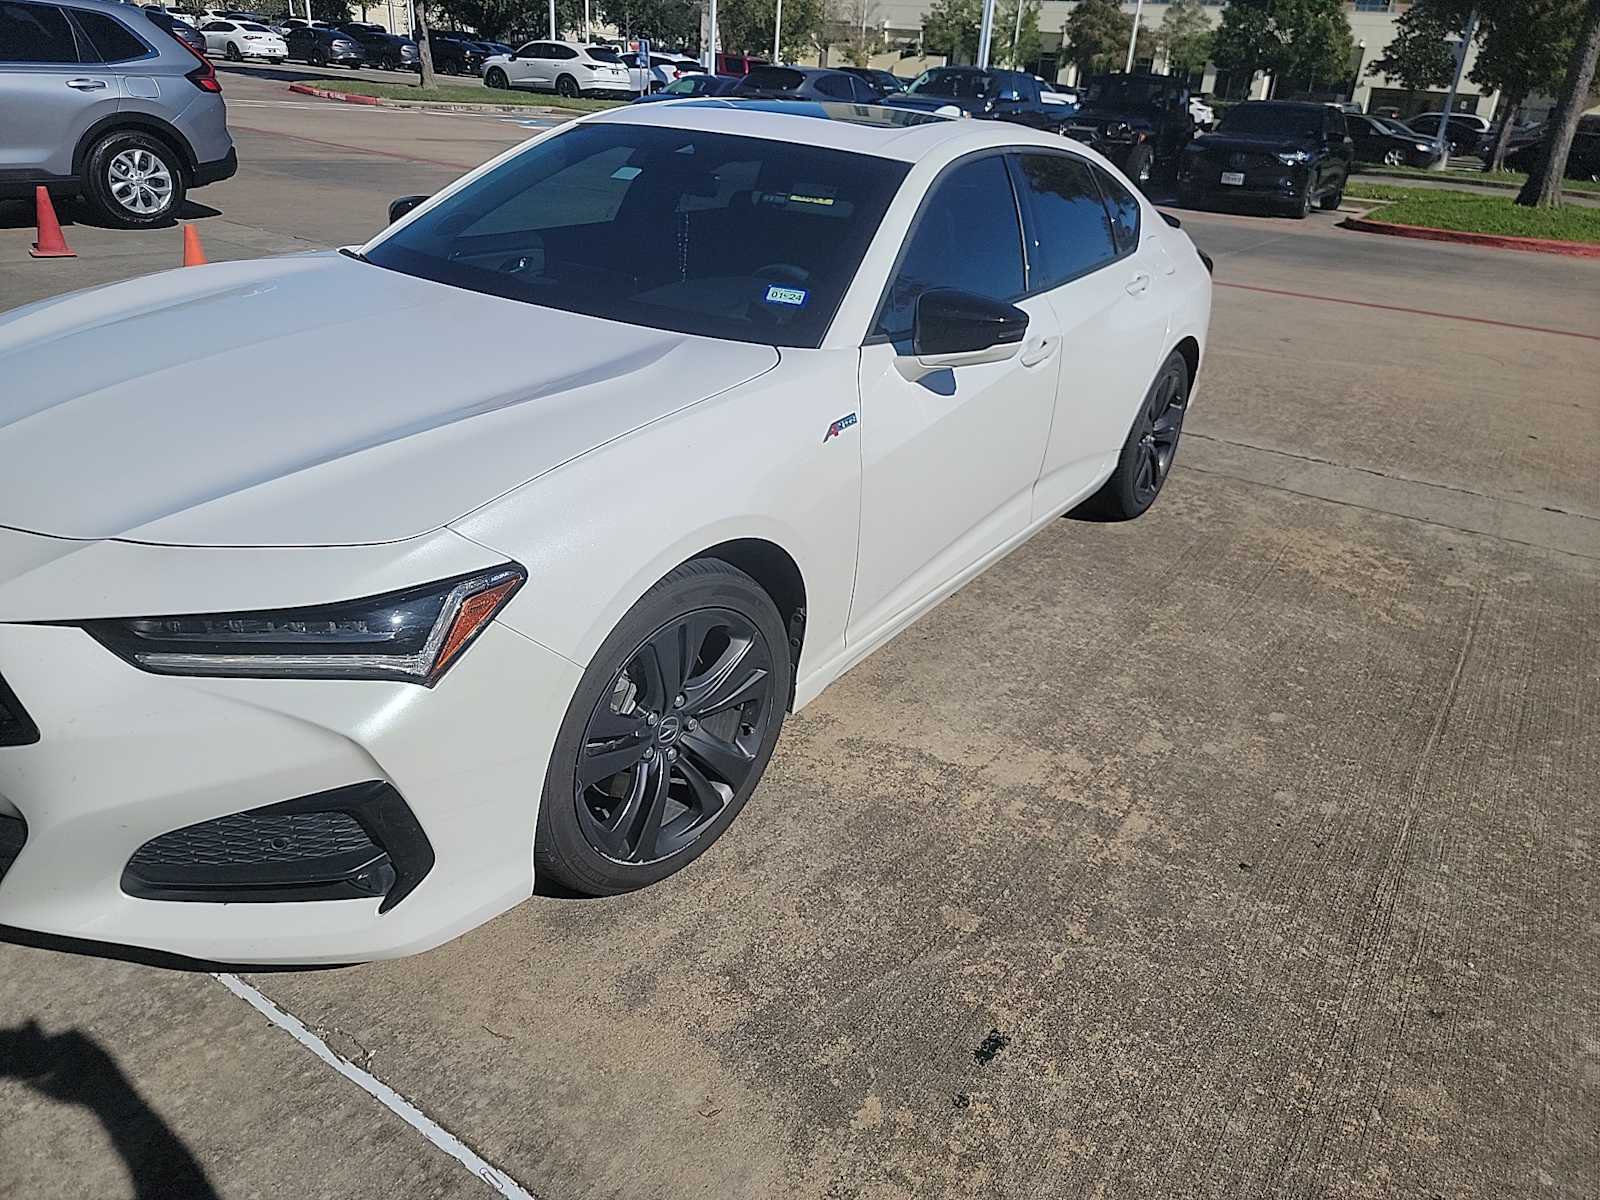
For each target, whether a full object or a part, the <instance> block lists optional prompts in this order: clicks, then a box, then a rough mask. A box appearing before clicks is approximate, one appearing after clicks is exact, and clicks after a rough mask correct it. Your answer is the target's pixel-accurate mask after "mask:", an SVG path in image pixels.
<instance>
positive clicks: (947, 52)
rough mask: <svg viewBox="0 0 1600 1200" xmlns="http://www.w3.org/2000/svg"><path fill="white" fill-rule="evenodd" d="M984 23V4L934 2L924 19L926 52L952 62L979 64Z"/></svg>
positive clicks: (976, 1)
mask: <svg viewBox="0 0 1600 1200" xmlns="http://www.w3.org/2000/svg"><path fill="white" fill-rule="evenodd" d="M982 20H983V4H982V0H933V3H932V4H931V5H929V7H928V11H927V12H926V13H925V14H923V17H922V47H923V50H924V51H925V52H926V53H928V54H943V55H944V56H945V57H946V58H948V59H949V60H950V61H951V62H975V61H977V58H978V23H979V22H980V21H982Z"/></svg>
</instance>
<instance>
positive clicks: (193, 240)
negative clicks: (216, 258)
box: [183, 225, 206, 267]
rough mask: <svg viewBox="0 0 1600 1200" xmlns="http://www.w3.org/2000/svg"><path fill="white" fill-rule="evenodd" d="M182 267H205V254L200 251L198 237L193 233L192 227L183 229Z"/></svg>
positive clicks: (188, 226)
mask: <svg viewBox="0 0 1600 1200" xmlns="http://www.w3.org/2000/svg"><path fill="white" fill-rule="evenodd" d="M183 265H184V266H186V267H203V266H205V265H206V252H205V251H204V250H202V249H200V235H199V234H198V233H196V232H195V231H194V226H193V225H185V226H184V227H183Z"/></svg>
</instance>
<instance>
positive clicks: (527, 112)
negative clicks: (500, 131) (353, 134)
mask: <svg viewBox="0 0 1600 1200" xmlns="http://www.w3.org/2000/svg"><path fill="white" fill-rule="evenodd" d="M289 90H290V91H291V92H298V93H299V94H300V95H302V96H315V97H317V98H318V99H319V100H338V101H342V102H343V103H345V104H368V105H371V106H372V107H374V108H409V109H413V110H415V111H419V112H460V113H497V114H498V113H514V114H517V115H520V116H535V117H574V118H576V117H581V116H583V115H584V114H583V113H582V112H580V111H579V110H578V109H575V108H553V107H551V106H549V105H544V104H466V103H462V104H449V103H445V102H441V101H433V100H386V99H384V98H382V97H380V96H358V95H356V94H355V93H354V92H335V91H333V90H331V89H329V88H319V87H312V86H311V85H310V84H306V83H291V84H290V85H289Z"/></svg>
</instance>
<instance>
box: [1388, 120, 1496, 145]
mask: <svg viewBox="0 0 1600 1200" xmlns="http://www.w3.org/2000/svg"><path fill="white" fill-rule="evenodd" d="M1444 119H1445V116H1444V114H1443V113H1423V114H1422V115H1421V116H1416V117H1407V118H1406V125H1407V126H1408V127H1410V128H1411V129H1412V130H1413V131H1415V132H1417V133H1420V134H1421V135H1422V136H1423V137H1424V138H1426V139H1427V140H1428V141H1430V142H1431V141H1433V139H1434V138H1436V137H1438V136H1439V123H1440V122H1441V121H1443V120H1444ZM1491 130H1492V126H1491V125H1490V124H1489V119H1488V118H1487V117H1480V116H1477V115H1476V114H1474V113H1451V114H1450V123H1449V128H1448V129H1446V131H1445V135H1444V136H1445V141H1446V143H1448V147H1447V148H1448V149H1449V151H1450V153H1451V154H1476V153H1477V152H1478V150H1479V148H1480V147H1481V146H1483V145H1484V144H1485V143H1486V142H1487V141H1488V140H1489V138H1490V134H1491Z"/></svg>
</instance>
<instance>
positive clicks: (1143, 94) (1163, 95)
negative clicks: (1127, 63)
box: [1083, 75, 1179, 108]
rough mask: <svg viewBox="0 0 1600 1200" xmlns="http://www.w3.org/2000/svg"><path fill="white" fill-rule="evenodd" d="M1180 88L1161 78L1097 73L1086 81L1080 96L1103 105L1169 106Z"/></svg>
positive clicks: (1114, 106)
mask: <svg viewBox="0 0 1600 1200" xmlns="http://www.w3.org/2000/svg"><path fill="white" fill-rule="evenodd" d="M1178 95H1179V88H1178V87H1177V86H1176V85H1175V84H1174V83H1171V82H1169V81H1167V80H1164V79H1152V78H1149V77H1148V76H1139V75H1099V76H1096V77H1095V78H1094V79H1091V80H1090V81H1089V86H1088V88H1087V89H1086V90H1085V91H1084V93H1083V98H1084V99H1085V100H1086V101H1087V102H1088V103H1089V104H1092V105H1099V106H1101V107H1104V108H1169V107H1171V104H1172V101H1173V99H1174V98H1175V97H1176V96H1178Z"/></svg>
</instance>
